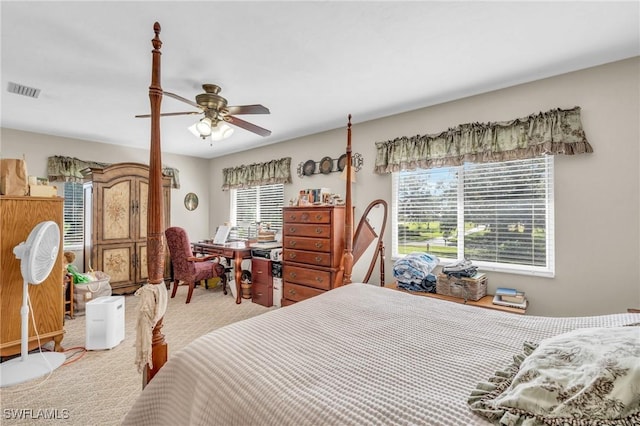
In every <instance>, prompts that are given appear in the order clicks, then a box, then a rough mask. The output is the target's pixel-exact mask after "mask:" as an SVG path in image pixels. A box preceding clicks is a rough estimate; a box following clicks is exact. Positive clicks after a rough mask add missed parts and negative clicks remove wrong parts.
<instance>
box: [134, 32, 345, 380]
mask: <svg viewBox="0 0 640 426" xmlns="http://www.w3.org/2000/svg"><path fill="white" fill-rule="evenodd" d="M160 31H161V27H160V24H159V23H158V22H156V23H155V24H154V25H153V32H154V34H155V35H154V38H153V39H152V40H151V43H152V45H153V50H152V67H151V85H150V86H149V100H150V104H151V114H150V117H151V142H150V148H149V151H150V154H149V204H148V206H149V207H148V209H149V213H148V215H147V227H148V234H147V235H148V236H147V247H148V248H147V265H148V271H149V284H152V285H164V275H163V271H164V263H165V255H164V253H165V249H166V243H165V240H164V214H163V212H164V206H163V202H164V201H163V196H162V144H161V140H160V107H161V104H162V92H163V91H162V85H161V82H160V76H161V61H160V59H161V54H162V53H161V52H160V48H161V47H162V41H161V40H160ZM352 173H353V170H352V151H351V114H349V117H348V123H347V147H346V161H345V178H346V188H345V210H346V212H347V213H346V214H345V226H344V238H345V245H344V247H345V248H344V254H343V258H342V265H341V268H340V272H339V276H340V275H341V276H342V277H341V279H340V278H339V282H340V280H341V281H342V283H343V284H349V283H351V273H352V270H353V208H352V207H353V204H352V197H351V177H352ZM162 320H163V318H160V319H159V320H158V321H157V323H156V325H155V327H154V328H153V334H152V340H151V360H152V363H151V364H150V365H147V367H146V368H145V370H144V374H143V386H146V384H147V383H148V382H149V381H150V380H151V379H152V378H153V376H155V374H156V373H157V372H158V371H159V370H160V368H162V366H163V365H164V364H165V363H166V362H167V354H168V351H167V342H166V340H165V337H164V335H163V334H162Z"/></svg>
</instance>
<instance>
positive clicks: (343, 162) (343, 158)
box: [338, 154, 347, 171]
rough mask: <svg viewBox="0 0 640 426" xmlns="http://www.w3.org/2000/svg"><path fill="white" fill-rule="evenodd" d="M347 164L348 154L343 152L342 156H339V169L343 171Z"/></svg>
mask: <svg viewBox="0 0 640 426" xmlns="http://www.w3.org/2000/svg"><path fill="white" fill-rule="evenodd" d="M346 164H347V154H342V155H341V156H340V158H338V170H340V171H343V170H344V166H345V165H346Z"/></svg>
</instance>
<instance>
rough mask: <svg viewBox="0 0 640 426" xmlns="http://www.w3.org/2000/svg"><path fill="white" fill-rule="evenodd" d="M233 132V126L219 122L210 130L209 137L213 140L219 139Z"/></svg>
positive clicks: (225, 137)
mask: <svg viewBox="0 0 640 426" xmlns="http://www.w3.org/2000/svg"><path fill="white" fill-rule="evenodd" d="M232 134H233V128H232V127H231V126H229V125H228V124H227V123H224V122H219V123H218V125H217V126H215V127H214V128H213V129H212V131H211V139H213V140H214V141H221V140H223V139H227V138H228V137H229V136H231V135H232Z"/></svg>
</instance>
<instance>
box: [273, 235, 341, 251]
mask: <svg viewBox="0 0 640 426" xmlns="http://www.w3.org/2000/svg"><path fill="white" fill-rule="evenodd" d="M283 246H284V249H285V250H286V249H297V250H312V251H324V252H330V251H331V240H328V239H326V238H309V237H284V244H283Z"/></svg>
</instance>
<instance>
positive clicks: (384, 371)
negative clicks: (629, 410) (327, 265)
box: [124, 284, 640, 426]
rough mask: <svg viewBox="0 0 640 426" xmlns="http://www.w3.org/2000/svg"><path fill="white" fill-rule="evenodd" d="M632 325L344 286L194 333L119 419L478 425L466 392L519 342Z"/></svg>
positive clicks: (622, 317)
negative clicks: (529, 313)
mask: <svg viewBox="0 0 640 426" xmlns="http://www.w3.org/2000/svg"><path fill="white" fill-rule="evenodd" d="M638 321H640V315H639V314H617V315H607V316H598V317H582V318H548V317H534V316H526V315H525V316H523V315H514V314H508V313H503V312H499V311H493V310H488V309H480V308H475V307H470V306H465V305H462V304H455V303H450V302H444V301H441V300H437V299H432V298H426V297H419V296H412V295H409V294H406V293H402V292H399V291H395V290H391V289H387V288H381V287H375V286H371V285H366V284H350V285H347V286H344V287H341V288H338V289H335V290H332V291H330V292H328V293H326V294H324V295H322V296H317V297H314V298H312V299H309V300H307V301H304V302H301V303H298V304H295V305H293V306H289V307H286V308H282V309H278V310H274V311H270V312H268V313H265V314H263V315H260V316H258V317H254V318H251V319H248V320H245V321H241V322H238V323H235V324H232V325H229V326H226V327H224V328H221V329H218V330H216V331H214V332H212V333H209V334H207V335H205V336H203V337H201V338H199V339H197V340H195V341H194V342H193V343H191V344H190V345H188V346H187V347H185V348H184V349H183V350H181V351H180V352H178V353H176V354H174V355H173V356H172V357H171V358H170V360H169V362H168V363H167V364H166V365H165V366H164V367H163V368H162V370H161V371H160V373H158V374H157V375H156V377H155V378H154V379H153V380H152V381H151V383H150V384H149V385H148V386H147V387H146V389H145V390H144V391H143V392H142V394H141V396H140V398H139V399H138V400H137V401H136V403H135V404H134V406H133V408H132V410H131V411H130V412H129V413H128V415H127V416H126V418H125V421H124V424H127V425H128V424H136V425H142V424H147V425H178V424H179V425H187V424H189V425H373V424H379V425H395V424H397V425H418V424H419V425H456V426H457V425H474V424H482V425H486V424H487V422H486V421H485V420H483V419H482V418H480V417H477V416H476V415H474V414H473V413H472V412H471V411H470V410H469V409H468V408H467V403H466V401H467V398H468V397H469V395H470V393H471V391H472V390H473V389H474V388H475V386H476V385H477V384H478V382H481V381H485V380H487V379H488V378H489V377H491V376H492V374H493V373H494V372H495V371H496V370H500V369H503V368H505V367H506V366H507V365H509V364H510V362H511V361H512V357H513V356H514V355H515V354H518V353H520V352H521V351H522V344H523V342H524V341H532V342H538V341H540V340H541V339H543V338H546V337H550V336H552V335H556V334H560V333H563V332H566V331H569V330H572V329H575V328H583V327H594V326H614V325H623V324H626V323H631V322H638ZM168 340H169V341H170V340H171V336H168Z"/></svg>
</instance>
